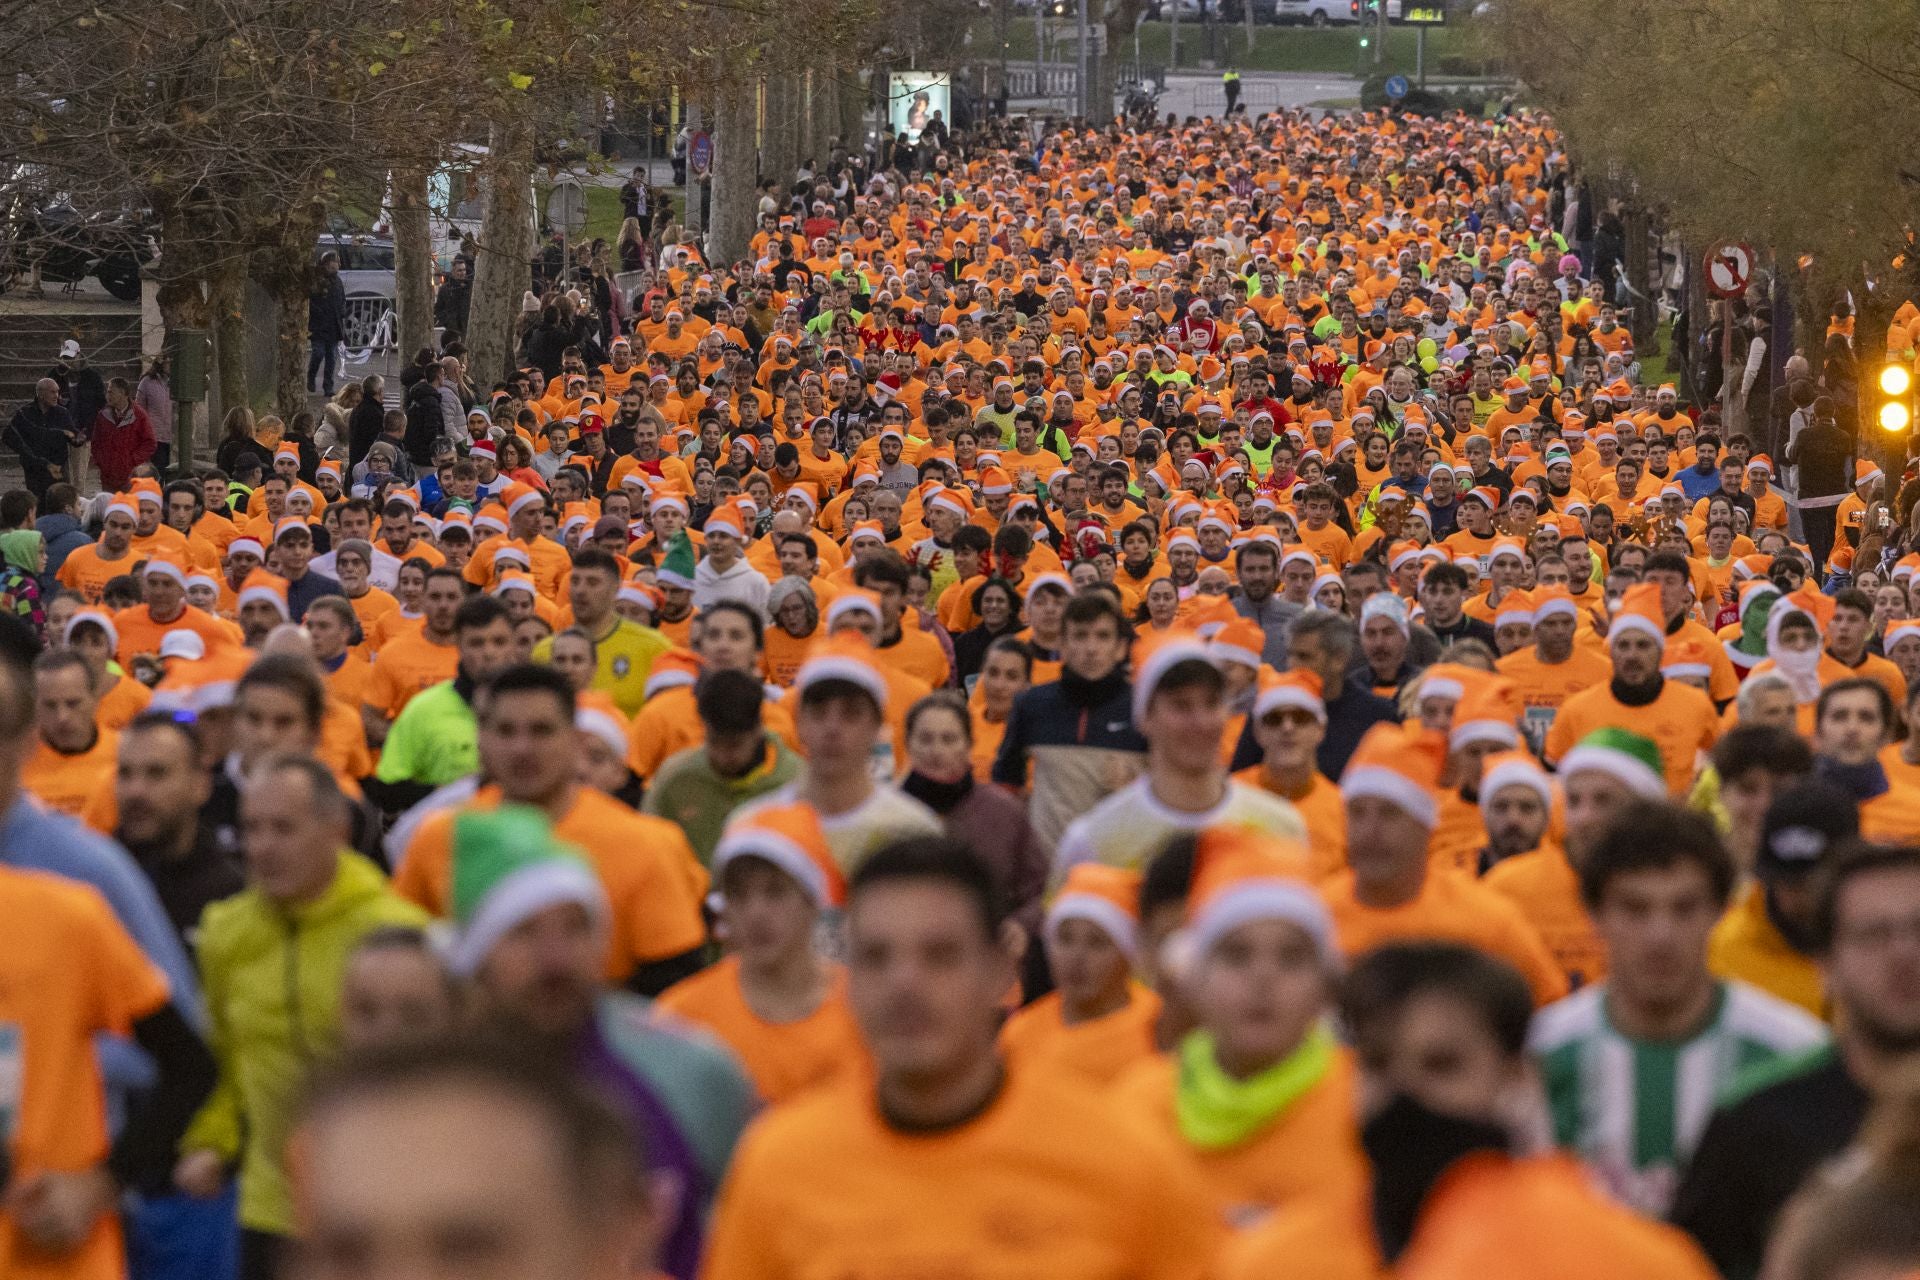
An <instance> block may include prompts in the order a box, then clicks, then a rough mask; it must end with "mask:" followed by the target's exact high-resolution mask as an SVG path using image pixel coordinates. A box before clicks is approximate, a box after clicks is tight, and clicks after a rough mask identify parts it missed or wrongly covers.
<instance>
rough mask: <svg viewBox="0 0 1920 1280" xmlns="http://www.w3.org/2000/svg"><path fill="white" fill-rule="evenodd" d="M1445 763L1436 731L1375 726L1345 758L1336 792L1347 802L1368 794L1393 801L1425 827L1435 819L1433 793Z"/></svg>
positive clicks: (1413, 726) (1436, 808)
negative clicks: (1346, 759) (1350, 755)
mask: <svg viewBox="0 0 1920 1280" xmlns="http://www.w3.org/2000/svg"><path fill="white" fill-rule="evenodd" d="M1446 763H1447V739H1446V737H1445V735H1443V734H1441V733H1440V732H1439V731H1438V730H1434V729H1424V728H1421V727H1420V726H1419V725H1417V724H1409V725H1397V724H1377V725H1375V726H1373V728H1371V729H1369V730H1367V735H1366V737H1364V738H1362V739H1360V745H1359V747H1358V748H1356V749H1355V750H1354V753H1353V758H1352V759H1351V760H1349V761H1348V762H1347V768H1346V772H1344V773H1342V774H1341V775H1340V792H1341V795H1342V796H1343V797H1344V798H1346V799H1348V800H1352V799H1355V798H1357V797H1360V796H1371V797H1372V798H1374V799H1376V800H1385V801H1387V802H1388V803H1390V804H1395V805H1398V806H1399V807H1400V808H1401V809H1403V810H1405V811H1406V813H1407V814H1408V815H1409V816H1410V817H1412V818H1413V819H1414V820H1416V821H1418V822H1419V823H1421V824H1422V825H1424V826H1426V827H1428V828H1431V827H1432V826H1433V825H1434V823H1436V822H1438V821H1439V819H1440V801H1439V798H1438V797H1437V796H1436V794H1435V792H1436V791H1437V789H1438V788H1439V786H1440V774H1441V771H1442V770H1443V769H1444V768H1445V767H1446Z"/></svg>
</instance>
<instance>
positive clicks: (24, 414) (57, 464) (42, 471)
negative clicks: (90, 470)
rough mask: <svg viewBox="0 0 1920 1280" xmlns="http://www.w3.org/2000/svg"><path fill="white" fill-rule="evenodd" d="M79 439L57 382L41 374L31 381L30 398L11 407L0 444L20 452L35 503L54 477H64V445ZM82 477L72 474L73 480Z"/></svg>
mask: <svg viewBox="0 0 1920 1280" xmlns="http://www.w3.org/2000/svg"><path fill="white" fill-rule="evenodd" d="M79 439H80V432H79V430H78V429H77V428H76V427H75V426H74V425H73V415H72V414H71V413H69V412H67V406H65V405H64V404H62V403H60V384H59V383H57V382H55V381H54V380H53V379H52V378H42V379H40V381H38V382H36V383H34V384H33V399H32V400H30V401H28V402H27V403H26V404H23V405H21V406H20V407H19V408H18V409H17V410H15V411H14V415H13V418H12V420H11V421H10V422H8V423H7V429H6V430H5V431H4V432H0V444H5V445H6V446H7V447H8V448H11V449H13V450H14V451H15V452H17V453H18V454H19V455H20V467H21V470H23V471H24V472H25V473H26V482H27V490H28V492H30V493H32V494H33V497H34V501H35V503H36V504H37V503H40V502H41V501H43V500H44V499H45V498H46V496H47V490H48V489H49V488H51V487H52V486H53V485H54V483H55V482H56V481H60V480H65V479H66V478H67V448H68V446H69V445H72V444H75V443H77V442H78V441H79ZM82 478H83V477H79V476H76V477H74V480H75V483H76V485H77V483H78V482H79V481H80V480H81V479H82Z"/></svg>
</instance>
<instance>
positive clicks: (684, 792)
mask: <svg viewBox="0 0 1920 1280" xmlns="http://www.w3.org/2000/svg"><path fill="white" fill-rule="evenodd" d="M767 743H768V747H769V754H768V755H767V756H766V757H764V758H763V759H762V760H761V762H760V764H759V765H757V766H755V767H754V768H752V769H750V770H748V771H747V773H746V775H745V776H744V777H739V778H723V777H721V776H720V775H719V774H718V773H715V772H714V770H713V766H712V765H711V764H709V763H707V749H706V747H705V746H704V745H702V746H698V747H688V748H687V749H686V750H685V751H678V752H675V753H674V754H673V755H671V756H668V757H667V759H666V760H665V761H664V762H663V763H662V764H661V766H660V768H659V769H658V770H656V771H655V772H654V775H653V781H652V784H651V785H650V786H648V788H647V798H646V800H645V801H644V802H642V805H641V807H642V808H643V809H644V810H645V811H646V812H648V813H651V814H653V815H654V816H655V817H660V818H665V819H667V820H668V821H669V822H673V823H677V824H678V825H679V827H680V829H681V830H682V831H684V832H686V834H687V843H688V844H690V845H692V846H693V852H694V854H695V855H696V856H698V857H699V859H700V862H701V864H702V865H703V866H705V865H710V864H711V863H712V861H713V848H714V846H715V845H717V844H719V843H720V832H721V829H722V828H724V827H725V826H726V825H727V819H728V817H730V816H731V815H732V813H733V811H734V810H735V809H737V808H739V807H740V806H741V805H743V804H745V803H746V802H747V801H749V800H754V799H758V798H759V797H760V796H763V795H766V794H767V793H768V792H769V791H775V790H778V789H779V788H781V787H784V786H786V785H787V784H788V783H789V782H792V781H793V780H794V778H795V777H797V776H798V775H799V773H800V757H798V756H796V755H795V754H794V753H793V752H792V751H790V750H788V749H787V747H786V745H785V744H783V743H782V742H781V741H780V739H778V738H776V737H774V736H773V735H772V734H768V735H767Z"/></svg>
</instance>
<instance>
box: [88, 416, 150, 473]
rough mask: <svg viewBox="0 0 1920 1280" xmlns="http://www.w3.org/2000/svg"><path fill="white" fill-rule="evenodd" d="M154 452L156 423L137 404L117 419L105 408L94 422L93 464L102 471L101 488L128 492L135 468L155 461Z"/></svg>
mask: <svg viewBox="0 0 1920 1280" xmlns="http://www.w3.org/2000/svg"><path fill="white" fill-rule="evenodd" d="M153 449H154V439H153V424H152V423H150V422H148V421H147V411H146V410H145V409H142V408H141V407H140V406H139V405H137V404H129V405H128V406H127V407H126V410H125V411H124V412H122V413H121V414H120V415H119V416H118V417H115V416H114V412H113V410H111V409H102V410H101V411H100V416H99V417H97V418H95V419H94V420H93V464H94V465H95V466H96V467H99V468H100V487H101V488H103V489H105V490H106V491H107V492H108V493H119V492H121V491H123V490H125V489H126V487H127V485H128V484H130V483H132V481H133V469H134V468H135V467H137V466H139V465H140V464H141V463H143V462H146V461H147V460H149V459H150V458H152V457H153ZM75 478H76V479H78V477H75Z"/></svg>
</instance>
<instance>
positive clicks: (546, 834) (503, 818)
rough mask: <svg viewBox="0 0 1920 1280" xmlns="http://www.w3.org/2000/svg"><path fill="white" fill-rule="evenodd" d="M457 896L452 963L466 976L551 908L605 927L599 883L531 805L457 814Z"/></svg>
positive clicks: (604, 904)
mask: <svg viewBox="0 0 1920 1280" xmlns="http://www.w3.org/2000/svg"><path fill="white" fill-rule="evenodd" d="M452 897H453V919H454V925H455V928H456V933H455V936H454V942H453V947H452V954H451V955H450V956H449V957H448V959H449V962H450V964H451V966H452V968H453V971H454V972H455V973H457V974H459V975H460V976H461V977H471V976H472V975H473V974H474V973H476V972H478V970H479V968H480V966H481V965H483V964H485V963H486V959H487V956H488V955H489V954H490V953H491V952H492V951H493V948H494V947H495V946H496V945H498V944H499V942H500V940H501V939H502V938H504V937H506V936H507V934H509V933H511V932H513V930H514V929H515V928H517V927H518V926H519V925H521V924H522V923H524V922H525V921H527V920H528V919H530V918H532V917H533V916H535V915H537V914H539V913H540V912H542V911H545V910H546V909H547V908H548V907H555V906H559V905H561V904H563V903H577V904H579V905H580V906H582V907H584V908H586V911H587V914H588V915H590V916H591V917H593V921H594V924H595V926H596V927H597V928H600V929H604V928H605V927H606V922H607V913H608V908H607V896H606V891H605V890H604V889H603V888H602V887H601V885H600V878H599V877H598V876H596V875H595V874H594V872H593V869H592V868H591V867H590V866H588V865H587V863H586V861H585V860H584V859H583V858H582V857H581V856H580V854H579V852H578V851H577V850H575V849H574V848H573V847H572V846H571V845H566V844H562V843H560V842H558V841H556V840H555V839H554V838H553V831H552V828H551V827H550V826H549V824H548V822H547V819H546V816H545V815H544V814H542V813H541V812H540V811H539V810H538V809H534V808H532V807H530V806H527V805H503V806H501V807H500V808H498V809H494V810H488V811H472V810H470V811H466V812H462V813H458V814H455V815H454V819H453V894H452Z"/></svg>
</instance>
